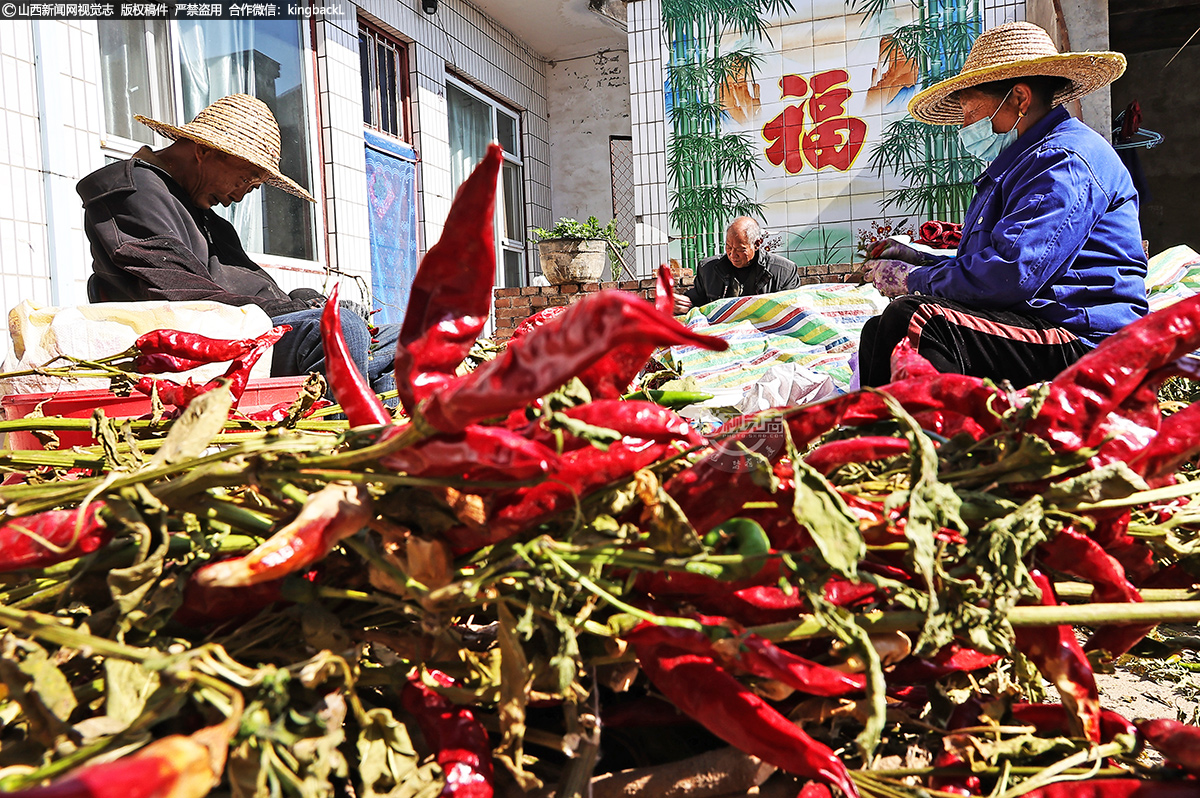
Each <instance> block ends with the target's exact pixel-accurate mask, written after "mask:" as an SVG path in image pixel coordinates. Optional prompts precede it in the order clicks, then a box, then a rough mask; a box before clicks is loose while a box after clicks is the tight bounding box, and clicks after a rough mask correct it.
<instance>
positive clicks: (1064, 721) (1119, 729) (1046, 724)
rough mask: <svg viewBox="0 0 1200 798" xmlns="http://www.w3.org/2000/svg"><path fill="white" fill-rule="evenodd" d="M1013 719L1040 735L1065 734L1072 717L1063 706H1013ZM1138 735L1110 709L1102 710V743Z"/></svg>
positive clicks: (1123, 719) (1132, 726)
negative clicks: (1123, 735) (1119, 737)
mask: <svg viewBox="0 0 1200 798" xmlns="http://www.w3.org/2000/svg"><path fill="white" fill-rule="evenodd" d="M1011 711H1012V717H1013V720H1015V721H1016V722H1018V723H1025V724H1028V725H1030V726H1033V727H1034V728H1035V729H1037V730H1038V732H1039V733H1040V734H1055V735H1057V734H1064V733H1066V732H1067V730H1068V728H1069V726H1070V721H1071V718H1070V715H1069V713H1068V711H1067V708H1066V707H1064V706H1063V705H1062V704H1013V705H1012V710H1011ZM1120 734H1125V735H1130V736H1136V735H1137V728H1136V727H1135V726H1134V725H1133V724H1132V723H1130V722H1129V721H1128V720H1126V719H1125V718H1124V717H1123V716H1121V715H1118V714H1117V713H1116V712H1113V711H1112V710H1110V709H1102V710H1100V742H1101V743H1111V742H1112V741H1113V740H1114V739H1115V738H1116V737H1117V735H1120Z"/></svg>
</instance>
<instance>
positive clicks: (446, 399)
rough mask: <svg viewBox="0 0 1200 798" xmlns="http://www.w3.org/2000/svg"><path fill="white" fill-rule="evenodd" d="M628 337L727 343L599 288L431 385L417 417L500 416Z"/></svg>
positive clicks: (437, 421)
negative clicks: (495, 352)
mask: <svg viewBox="0 0 1200 798" xmlns="http://www.w3.org/2000/svg"><path fill="white" fill-rule="evenodd" d="M633 341H638V342H641V343H643V344H644V345H648V346H674V345H677V344H693V345H695V346H699V347H703V348H705V349H713V350H717V351H721V350H724V349H726V348H727V347H728V344H727V343H726V342H725V341H723V340H721V339H720V338H713V337H711V336H707V335H700V334H698V333H695V332H692V331H691V330H689V329H688V328H687V327H684V326H683V325H682V324H680V323H679V322H677V321H676V320H675V319H674V318H672V317H670V316H667V315H664V314H662V313H659V312H658V311H656V310H654V308H653V307H652V306H651V305H650V304H649V303H647V302H646V301H645V300H643V299H641V298H640V297H637V296H635V295H633V294H629V293H625V292H622V291H600V292H598V293H595V294H591V295H589V296H587V297H585V298H584V299H582V300H580V301H579V302H577V303H576V304H574V305H571V306H570V307H569V308H567V310H566V312H564V313H563V314H562V315H561V316H559V317H558V318H557V319H555V320H554V321H553V322H552V323H550V324H547V325H545V326H544V327H539V328H538V329H536V330H533V331H532V332H530V333H529V334H528V335H526V336H525V337H523V338H521V339H520V340H519V341H513V342H512V343H510V344H509V345H508V348H507V349H505V350H504V352H503V353H501V354H500V355H499V356H497V357H496V358H495V359H493V360H489V361H488V362H486V363H484V364H483V365H481V366H480V367H479V368H477V369H475V370H474V371H472V372H471V373H469V374H467V375H465V376H463V377H461V378H458V379H457V380H454V381H450V382H447V383H445V384H443V385H441V386H440V387H439V388H437V389H435V390H434V391H433V392H432V393H430V395H429V396H428V397H427V398H426V399H425V400H424V401H422V402H421V405H420V407H419V408H418V411H417V414H418V415H420V416H421V417H422V419H423V420H424V422H425V423H426V424H428V425H429V426H431V427H432V428H434V429H436V430H440V431H442V432H458V431H459V430H461V429H463V428H464V427H466V426H467V425H468V424H473V423H476V422H478V421H482V420H484V419H488V418H498V417H503V416H505V415H507V414H508V413H509V412H510V411H512V410H514V409H516V408H519V407H524V406H525V405H526V404H528V403H529V402H530V401H532V400H533V399H537V398H538V397H540V396H544V395H545V394H547V393H549V392H550V391H552V390H554V389H555V388H558V387H559V386H561V385H562V384H563V383H565V382H566V381H567V380H569V379H570V378H571V377H574V376H576V375H577V374H579V373H581V372H582V371H583V370H584V369H586V368H587V367H588V366H590V365H592V364H593V363H595V362H596V361H597V360H599V359H600V358H601V357H603V356H604V355H605V354H606V353H607V352H609V351H610V350H612V349H614V348H616V347H618V346H621V345H623V344H626V343H630V342H633ZM398 381H399V380H398Z"/></svg>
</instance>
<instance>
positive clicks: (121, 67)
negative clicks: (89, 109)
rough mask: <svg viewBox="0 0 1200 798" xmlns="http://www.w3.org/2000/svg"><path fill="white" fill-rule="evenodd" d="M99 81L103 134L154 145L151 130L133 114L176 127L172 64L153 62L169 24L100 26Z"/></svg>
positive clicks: (127, 22) (128, 22)
mask: <svg viewBox="0 0 1200 798" xmlns="http://www.w3.org/2000/svg"><path fill="white" fill-rule="evenodd" d="M99 40H100V82H101V85H102V86H103V93H104V130H105V132H106V133H107V134H108V135H110V136H120V137H121V138H123V139H129V140H131V141H136V142H140V143H142V144H152V143H153V142H154V131H152V130H151V129H150V128H148V127H146V126H145V125H143V124H141V123H139V122H136V121H134V118H133V117H134V114H141V115H142V116H147V117H150V118H151V119H158V120H159V121H162V122H167V123H169V124H174V120H175V115H174V114H173V113H170V112H169V111H168V110H167V109H169V108H170V107H171V103H170V100H169V98H170V96H171V72H170V68H169V67H170V62H169V60H168V59H165V58H157V57H156V54H155V50H156V49H158V48H159V47H162V48H164V51H165V47H166V43H167V23H166V22H165V21H162V20H135V19H122V20H111V21H105V22H101V23H100V25H99Z"/></svg>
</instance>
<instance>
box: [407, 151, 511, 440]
mask: <svg viewBox="0 0 1200 798" xmlns="http://www.w3.org/2000/svg"><path fill="white" fill-rule="evenodd" d="M503 160H504V152H503V150H501V149H500V146H499V145H498V144H495V143H493V144H490V145H488V149H487V153H486V154H485V155H484V156H483V160H482V161H480V162H479V165H478V166H476V167H475V169H474V171H472V172H471V175H470V177H468V178H467V180H466V181H465V182H464V183H463V184H462V186H461V187H460V188H459V189H458V194H457V195H456V196H455V198H454V202H452V203H451V205H450V212H449V214H448V215H447V216H446V224H445V226H444V227H443V229H444V230H445V233H444V234H443V236H442V238H441V239H440V240H439V241H438V242H437V243H436V244H434V245H433V246H432V247H431V248H430V249H429V252H427V253H426V254H425V257H424V258H422V259H421V265H420V266H419V267H418V268H417V274H416V277H415V278H414V279H413V285H412V290H411V293H410V294H409V300H408V310H407V311H406V312H405V315H404V324H403V325H402V326H401V328H400V337H399V342H398V345H397V347H396V360H395V367H396V390H397V391H398V392H399V394H400V403H401V404H402V405H403V406H404V409H405V410H407V411H408V412H409V414H410V415H411V414H412V413H413V411H414V410H415V409H416V407H417V404H418V403H419V402H420V401H421V400H422V399H424V398H425V397H426V396H428V395H429V393H430V392H431V391H432V390H434V389H435V388H436V387H438V386H439V385H443V384H444V383H446V382H448V381H451V380H453V378H454V371H455V369H457V368H458V365H459V364H460V363H462V361H463V358H465V357H466V356H467V352H468V351H470V349H471V345H472V344H474V343H475V339H476V338H478V337H479V333H480V332H481V331H482V330H483V327H484V325H485V324H487V320H488V312H489V310H490V309H491V306H492V283H493V281H494V279H495V274H496V248H495V245H494V239H493V235H494V234H493V231H492V227H493V224H494V220H493V208H494V206H495V201H496V183H497V180H498V177H499V174H500V164H501V163H502V162H503ZM463 426H466V425H465V424H464V425H463Z"/></svg>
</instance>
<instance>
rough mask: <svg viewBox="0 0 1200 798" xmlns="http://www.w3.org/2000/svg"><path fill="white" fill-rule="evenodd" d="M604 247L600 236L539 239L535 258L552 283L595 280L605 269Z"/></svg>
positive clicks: (605, 245) (605, 243)
mask: <svg viewBox="0 0 1200 798" xmlns="http://www.w3.org/2000/svg"><path fill="white" fill-rule="evenodd" d="M607 248H608V242H606V241H605V240H604V239H603V238H556V239H553V240H550V241H539V242H538V260H539V261H540V262H541V264H542V274H544V275H546V279H547V280H549V281H550V284H551V285H558V284H559V283H594V282H596V281H597V280H599V279H600V275H601V274H603V273H604V259H605V257H606V250H607Z"/></svg>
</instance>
